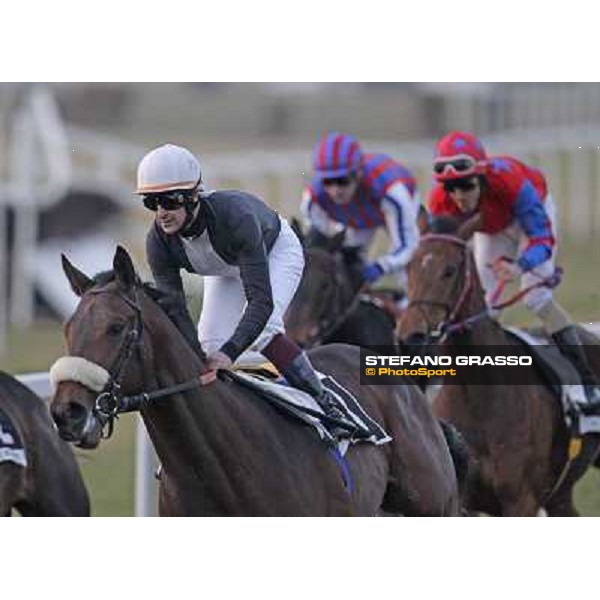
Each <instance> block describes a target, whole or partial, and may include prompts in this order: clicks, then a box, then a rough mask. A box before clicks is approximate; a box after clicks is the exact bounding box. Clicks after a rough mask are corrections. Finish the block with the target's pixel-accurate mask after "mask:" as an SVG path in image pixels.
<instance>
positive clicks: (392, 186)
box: [302, 132, 420, 288]
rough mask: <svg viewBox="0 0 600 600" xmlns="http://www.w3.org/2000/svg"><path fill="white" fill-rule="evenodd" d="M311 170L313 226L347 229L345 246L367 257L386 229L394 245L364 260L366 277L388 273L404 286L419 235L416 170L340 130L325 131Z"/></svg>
mask: <svg viewBox="0 0 600 600" xmlns="http://www.w3.org/2000/svg"><path fill="white" fill-rule="evenodd" d="M313 170H314V177H313V180H312V183H311V184H310V185H309V186H308V187H307V188H306V189H305V190H304V194H303V199H302V213H303V215H304V217H305V219H306V220H307V221H308V224H309V226H310V228H311V230H312V231H316V232H318V233H320V234H322V235H325V236H327V237H333V236H334V235H335V234H336V233H338V232H339V231H341V230H342V229H345V231H346V235H345V238H344V245H345V247H346V248H356V249H358V250H359V253H360V255H361V256H362V258H363V259H366V255H367V252H368V250H369V247H370V246H371V244H372V242H373V239H374V237H375V233H376V232H377V230H378V229H380V228H383V229H385V230H386V232H387V234H388V237H389V239H390V246H389V248H388V250H387V252H385V253H384V254H382V255H380V256H378V257H376V258H375V260H373V261H371V262H366V263H365V265H364V267H363V268H362V271H361V277H362V281H363V282H365V283H368V284H371V283H374V282H375V281H377V280H378V279H379V278H380V277H381V276H383V275H385V274H388V273H389V274H394V275H395V276H396V278H397V280H398V283H399V285H400V287H401V288H405V280H406V278H405V267H406V265H407V263H408V261H409V260H410V258H411V256H412V254H413V252H414V250H415V248H416V246H417V244H418V240H419V230H418V227H417V218H418V216H419V210H420V206H419V200H418V194H417V186H416V181H415V178H414V176H413V174H412V173H411V172H410V171H409V170H408V169H407V168H406V167H404V166H403V165H401V164H400V163H399V162H397V161H396V160H394V159H393V158H391V157H390V156H387V155H386V154H364V153H363V151H362V149H361V147H360V144H359V142H358V140H357V139H356V138H355V137H354V136H352V135H348V134H344V133H337V132H331V133H328V134H326V135H324V136H323V138H322V139H321V140H320V141H319V143H318V144H317V146H316V147H315V151H314V159H313Z"/></svg>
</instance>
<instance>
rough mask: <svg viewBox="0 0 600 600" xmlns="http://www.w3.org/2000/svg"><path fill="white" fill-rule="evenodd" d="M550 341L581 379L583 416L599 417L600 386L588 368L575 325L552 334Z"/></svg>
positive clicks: (588, 364)
mask: <svg viewBox="0 0 600 600" xmlns="http://www.w3.org/2000/svg"><path fill="white" fill-rule="evenodd" d="M552 339H553V340H554V341H555V342H556V345H557V346H558V349H559V350H560V351H561V353H562V354H563V355H564V356H566V357H567V358H568V359H569V360H570V361H571V364H572V365H573V366H574V367H575V368H576V369H577V372H578V373H579V376H580V377H581V382H582V383H583V388H584V390H585V395H586V397H587V401H588V402H587V404H586V405H585V406H582V407H581V409H582V411H583V412H584V413H585V414H594V415H600V384H599V383H598V378H597V377H596V374H595V373H594V371H592V368H591V367H590V363H589V362H588V359H587V356H586V355H585V349H584V348H583V346H582V344H581V340H580V339H579V334H578V333H577V329H576V328H575V325H569V327H565V328H564V329H561V330H560V331H558V332H556V333H554V334H553V335H552Z"/></svg>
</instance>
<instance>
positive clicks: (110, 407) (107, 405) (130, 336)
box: [55, 286, 204, 439]
mask: <svg viewBox="0 0 600 600" xmlns="http://www.w3.org/2000/svg"><path fill="white" fill-rule="evenodd" d="M86 293H87V294H90V295H97V294H112V295H114V296H117V297H118V298H120V299H121V300H123V301H124V302H125V303H126V304H127V305H128V306H129V307H130V308H132V309H133V311H134V314H135V317H134V319H133V320H132V321H131V324H130V328H129V331H127V333H126V334H125V339H124V342H123V345H122V346H121V347H120V348H119V352H118V353H117V356H116V357H115V359H114V360H113V362H112V364H111V366H110V367H109V369H108V370H105V369H104V368H103V367H101V366H100V365H96V364H95V363H92V362H91V361H87V360H85V359H80V360H84V362H86V363H88V364H89V365H91V367H92V368H96V369H99V370H100V371H102V372H103V373H104V374H105V379H106V382H105V384H104V386H103V387H102V389H100V391H99V393H98V395H97V396H96V400H95V401H94V407H93V408H92V414H93V416H94V417H95V418H96V419H97V421H98V422H99V423H100V426H101V428H102V437H103V438H104V439H107V438H109V437H111V435H112V434H113V431H114V421H115V419H117V418H118V415H119V414H122V413H128V412H135V411H139V410H141V409H143V408H146V407H147V406H148V405H149V404H150V403H151V402H152V401H153V400H157V399H159V398H165V397H167V396H172V395H173V394H177V393H180V392H185V391H188V390H191V389H194V388H197V387H200V386H202V385H204V383H203V381H202V380H201V375H202V373H199V375H198V377H195V378H194V379H191V380H189V381H185V382H183V383H179V384H176V385H172V386H169V387H165V388H160V389H157V390H154V391H152V392H142V393H140V394H137V395H133V396H123V394H122V389H121V388H122V381H123V378H124V375H125V372H126V369H127V366H128V365H129V362H130V360H131V357H132V356H133V354H134V352H135V351H138V352H139V349H140V346H141V338H142V333H143V320H142V309H141V306H140V303H139V297H138V290H137V287H136V286H134V292H133V299H131V298H128V297H127V296H126V295H124V294H120V293H118V292H116V291H113V290H107V289H98V290H93V289H92V290H88V291H87V292H86ZM69 358H70V357H63V359H59V361H60V360H67V361H68V360H69ZM59 361H57V362H59ZM55 364H56V363H55ZM68 379H70V378H68V377H65V378H63V379H62V380H68ZM71 380H73V379H71ZM76 381H78V382H79V383H81V384H82V385H83V386H84V387H86V388H88V389H90V390H92V391H93V389H94V388H92V386H90V385H89V384H86V383H85V382H83V381H81V380H76ZM95 389H98V388H95Z"/></svg>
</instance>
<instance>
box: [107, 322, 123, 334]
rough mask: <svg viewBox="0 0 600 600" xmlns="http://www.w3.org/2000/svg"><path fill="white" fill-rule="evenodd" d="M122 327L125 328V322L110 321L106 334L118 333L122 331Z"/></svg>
mask: <svg viewBox="0 0 600 600" xmlns="http://www.w3.org/2000/svg"><path fill="white" fill-rule="evenodd" d="M123 329H125V323H111V325H110V326H109V328H108V335H112V336H117V335H120V334H121V333H122V332H123Z"/></svg>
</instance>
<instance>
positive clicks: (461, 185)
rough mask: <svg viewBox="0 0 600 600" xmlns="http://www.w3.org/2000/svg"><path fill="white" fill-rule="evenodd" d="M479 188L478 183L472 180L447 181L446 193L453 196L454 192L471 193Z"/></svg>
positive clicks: (445, 183)
mask: <svg viewBox="0 0 600 600" xmlns="http://www.w3.org/2000/svg"><path fill="white" fill-rule="evenodd" d="M476 187H477V182H476V181H472V180H467V181H445V182H444V191H445V192H448V193H449V194H451V193H452V192H453V191H454V190H461V191H463V192H470V191H472V190H474V189H475V188H476Z"/></svg>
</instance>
